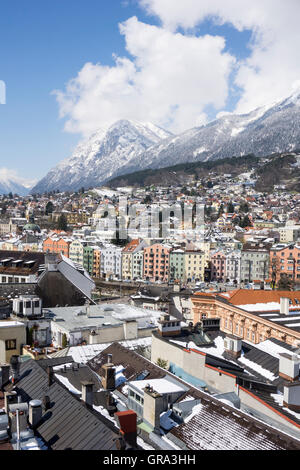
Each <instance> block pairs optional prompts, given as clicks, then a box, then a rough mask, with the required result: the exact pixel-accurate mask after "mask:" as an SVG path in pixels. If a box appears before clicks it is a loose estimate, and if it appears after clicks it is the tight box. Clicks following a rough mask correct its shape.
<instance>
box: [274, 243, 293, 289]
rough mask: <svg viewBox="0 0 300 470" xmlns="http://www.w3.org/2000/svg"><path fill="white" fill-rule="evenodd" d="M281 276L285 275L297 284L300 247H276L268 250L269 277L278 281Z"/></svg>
mask: <svg viewBox="0 0 300 470" xmlns="http://www.w3.org/2000/svg"><path fill="white" fill-rule="evenodd" d="M282 274H286V275H287V276H288V277H289V278H290V279H292V280H293V281H296V282H297V281H298V282H299V280H300V246H297V245H285V246H283V245H277V246H274V247H272V249H271V250H270V276H271V277H272V278H273V279H274V280H276V281H278V280H279V279H280V276H281V275H282ZM275 277H276V279H275Z"/></svg>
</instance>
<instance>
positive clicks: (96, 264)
mask: <svg viewBox="0 0 300 470" xmlns="http://www.w3.org/2000/svg"><path fill="white" fill-rule="evenodd" d="M93 277H96V278H100V277H101V250H100V248H96V247H95V248H94V257H93Z"/></svg>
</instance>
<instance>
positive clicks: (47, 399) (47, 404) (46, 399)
mask: <svg viewBox="0 0 300 470" xmlns="http://www.w3.org/2000/svg"><path fill="white" fill-rule="evenodd" d="M43 405H44V408H45V411H47V410H49V408H50V397H49V396H48V395H44V397H43Z"/></svg>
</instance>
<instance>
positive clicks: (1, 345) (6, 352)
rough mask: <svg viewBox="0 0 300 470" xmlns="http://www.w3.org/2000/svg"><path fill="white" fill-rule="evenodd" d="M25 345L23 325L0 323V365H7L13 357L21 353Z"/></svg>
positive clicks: (13, 322)
mask: <svg viewBox="0 0 300 470" xmlns="http://www.w3.org/2000/svg"><path fill="white" fill-rule="evenodd" d="M25 344H26V327H25V324H24V323H22V322H18V321H12V320H1V321H0V363H2V364H3V363H9V362H10V358H11V356H13V355H15V354H16V355H19V354H21V353H22V346H23V345H25Z"/></svg>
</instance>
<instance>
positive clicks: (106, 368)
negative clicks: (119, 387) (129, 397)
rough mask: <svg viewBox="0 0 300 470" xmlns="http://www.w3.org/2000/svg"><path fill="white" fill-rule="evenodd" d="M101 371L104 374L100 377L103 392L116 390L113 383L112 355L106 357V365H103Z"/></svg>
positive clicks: (114, 382)
mask: <svg viewBox="0 0 300 470" xmlns="http://www.w3.org/2000/svg"><path fill="white" fill-rule="evenodd" d="M102 370H103V372H104V374H103V377H102V385H103V388H104V390H114V389H115V388H116V381H115V366H114V365H113V363H112V355H111V354H108V355H107V363H106V364H103V366H102Z"/></svg>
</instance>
